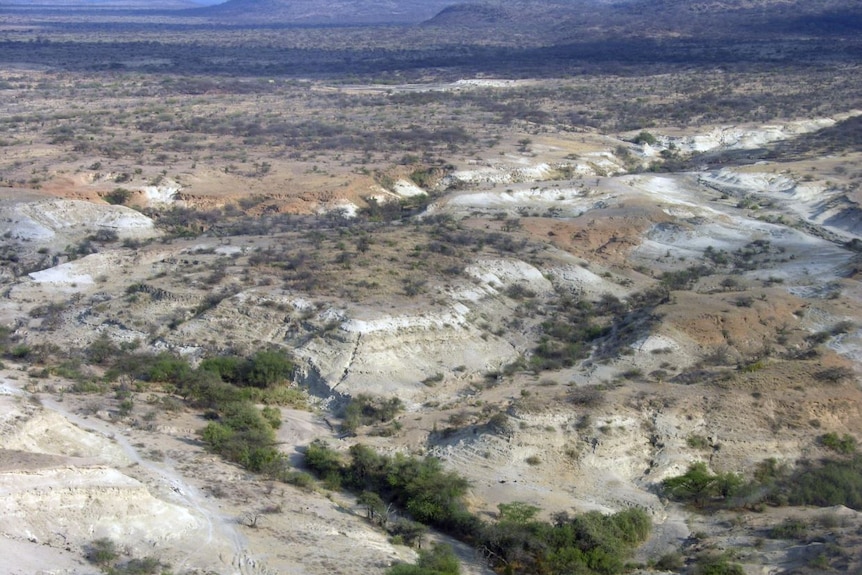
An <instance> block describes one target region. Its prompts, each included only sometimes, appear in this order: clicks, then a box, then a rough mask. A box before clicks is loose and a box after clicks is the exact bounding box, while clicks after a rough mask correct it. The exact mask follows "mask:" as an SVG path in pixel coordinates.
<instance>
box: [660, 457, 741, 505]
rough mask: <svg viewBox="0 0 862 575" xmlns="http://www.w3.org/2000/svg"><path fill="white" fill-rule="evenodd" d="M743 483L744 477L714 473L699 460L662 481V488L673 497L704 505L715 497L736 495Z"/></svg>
mask: <svg viewBox="0 0 862 575" xmlns="http://www.w3.org/2000/svg"><path fill="white" fill-rule="evenodd" d="M742 485H743V481H742V478H741V477H740V476H739V475H736V474H735V473H723V474H719V475H714V474H712V473H710V471H709V469H707V467H706V463H703V462H702V461H699V462H697V463H692V464H691V465H690V466H689V468H688V471H686V472H685V473H684V474H683V475H679V476H677V477H670V478H668V479H665V480H664V481H663V482H662V488H663V489H664V491H665V493H666V494H667V495H668V497H670V498H671V499H676V500H678V501H685V502H688V503H692V504H693V505H695V506H696V507H702V506H703V505H705V504H706V503H707V502H708V501H709V500H711V499H714V498H720V499H725V498H727V497H730V496H732V495H734V494H735V493H736V492H737V491H738V490H739V489H740V488H741V487H742Z"/></svg>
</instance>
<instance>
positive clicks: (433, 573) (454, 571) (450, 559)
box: [386, 544, 461, 575]
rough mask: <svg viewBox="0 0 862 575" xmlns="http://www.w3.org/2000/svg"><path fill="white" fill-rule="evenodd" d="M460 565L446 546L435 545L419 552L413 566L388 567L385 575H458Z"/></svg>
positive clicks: (404, 564) (450, 549)
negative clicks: (428, 549)
mask: <svg viewBox="0 0 862 575" xmlns="http://www.w3.org/2000/svg"><path fill="white" fill-rule="evenodd" d="M459 573H461V565H460V563H458V558H457V557H456V556H455V553H453V552H452V548H451V547H449V546H448V545H442V544H441V545H435V546H434V547H433V548H431V550H430V551H426V550H424V549H423V550H422V551H420V552H419V559H418V560H417V561H416V564H415V565H408V564H406V563H401V564H398V565H394V566H392V567H390V568H389V569H388V570H387V571H386V574H387V575H459Z"/></svg>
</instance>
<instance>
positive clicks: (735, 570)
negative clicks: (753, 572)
mask: <svg viewBox="0 0 862 575" xmlns="http://www.w3.org/2000/svg"><path fill="white" fill-rule="evenodd" d="M694 572H695V574H696V575H745V570H744V569H743V568H742V566H741V565H739V564H737V563H731V562H730V561H729V560H728V558H727V557H726V556H725V555H715V554H706V555H703V556H701V557H700V558H699V559H698V561H697V567H696V568H695V571H694Z"/></svg>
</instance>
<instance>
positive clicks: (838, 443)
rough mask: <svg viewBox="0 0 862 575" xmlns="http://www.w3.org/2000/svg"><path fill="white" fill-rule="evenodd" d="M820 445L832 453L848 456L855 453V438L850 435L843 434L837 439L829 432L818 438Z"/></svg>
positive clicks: (836, 436) (836, 435)
mask: <svg viewBox="0 0 862 575" xmlns="http://www.w3.org/2000/svg"><path fill="white" fill-rule="evenodd" d="M820 443H821V444H823V446H824V447H828V448H829V449H831V450H832V451H836V452H838V453H842V454H844V455H849V454H851V453H855V452H856V438H855V437H853V436H852V435H848V434H846V433H845V434H844V435H843V436H841V437H839V436H838V434H837V433H834V432H830V433H826V434H824V435H821V436H820Z"/></svg>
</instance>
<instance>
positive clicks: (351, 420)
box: [341, 393, 404, 433]
mask: <svg viewBox="0 0 862 575" xmlns="http://www.w3.org/2000/svg"><path fill="white" fill-rule="evenodd" d="M403 408H404V404H403V403H402V402H401V400H400V399H398V398H397V397H392V398H390V399H383V398H381V397H372V396H370V395H366V394H364V393H360V394H359V395H357V396H355V397H353V398H351V399H350V403H348V404H347V407H345V408H344V419H343V422H342V424H341V428H342V430H343V431H345V432H348V433H353V432H355V431H356V430H357V429H359V427H360V426H363V425H373V424H375V423H386V422H387V421H391V420H392V419H394V418H395V416H396V415H398V413H399V412H401V410H402V409H403Z"/></svg>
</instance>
